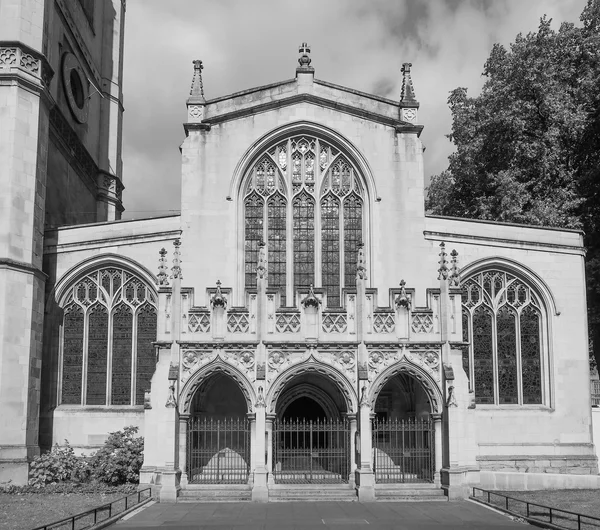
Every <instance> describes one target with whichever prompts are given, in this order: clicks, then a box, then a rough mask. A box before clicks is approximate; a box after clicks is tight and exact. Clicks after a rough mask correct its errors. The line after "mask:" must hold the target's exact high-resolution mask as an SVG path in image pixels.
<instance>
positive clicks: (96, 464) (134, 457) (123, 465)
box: [90, 426, 144, 484]
mask: <svg viewBox="0 0 600 530" xmlns="http://www.w3.org/2000/svg"><path fill="white" fill-rule="evenodd" d="M137 432H138V428H137V427H133V426H129V427H125V428H124V429H123V430H122V431H117V432H111V433H110V435H109V437H108V440H106V442H105V443H104V447H102V449H99V450H98V451H97V452H96V453H94V454H93V455H92V457H91V459H90V466H91V471H92V476H93V477H94V478H95V479H97V480H99V481H102V482H106V483H108V484H125V483H128V482H129V483H136V482H138V481H139V476H140V468H141V467H142V463H143V461H144V438H143V437H141V436H138V437H136V436H135V434H136V433H137Z"/></svg>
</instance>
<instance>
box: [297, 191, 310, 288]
mask: <svg viewBox="0 0 600 530" xmlns="http://www.w3.org/2000/svg"><path fill="white" fill-rule="evenodd" d="M293 205H294V288H295V289H298V288H299V287H308V286H309V285H311V284H314V283H315V201H314V199H313V198H312V197H310V196H309V195H308V194H307V193H301V194H300V195H298V196H297V197H295V198H294V204H293Z"/></svg>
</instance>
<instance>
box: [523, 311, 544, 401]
mask: <svg viewBox="0 0 600 530" xmlns="http://www.w3.org/2000/svg"><path fill="white" fill-rule="evenodd" d="M521 365H522V371H523V403H541V400H542V373H541V366H540V316H539V314H538V311H537V310H536V309H534V308H533V307H531V306H528V307H526V308H525V309H524V310H523V312H522V313H521Z"/></svg>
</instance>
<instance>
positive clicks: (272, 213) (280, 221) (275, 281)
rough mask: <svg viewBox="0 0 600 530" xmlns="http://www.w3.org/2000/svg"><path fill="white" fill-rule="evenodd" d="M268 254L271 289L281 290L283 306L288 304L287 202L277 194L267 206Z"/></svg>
mask: <svg viewBox="0 0 600 530" xmlns="http://www.w3.org/2000/svg"><path fill="white" fill-rule="evenodd" d="M267 210H268V213H267V226H268V236H267V254H268V278H269V287H271V288H275V289H279V292H280V296H281V305H283V306H285V302H286V294H285V290H286V201H285V199H284V198H283V195H280V194H276V195H273V197H271V198H270V199H269V203H268V205H267Z"/></svg>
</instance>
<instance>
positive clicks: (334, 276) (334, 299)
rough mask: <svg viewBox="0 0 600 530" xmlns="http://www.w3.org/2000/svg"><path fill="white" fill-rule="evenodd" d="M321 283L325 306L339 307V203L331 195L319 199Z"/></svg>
mask: <svg viewBox="0 0 600 530" xmlns="http://www.w3.org/2000/svg"><path fill="white" fill-rule="evenodd" d="M321 282H322V284H323V287H324V288H325V291H326V292H327V305H328V306H329V307H338V306H339V305H340V201H339V199H338V198H337V197H335V196H334V195H333V194H327V195H326V196H325V197H323V198H322V199H321Z"/></svg>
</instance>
